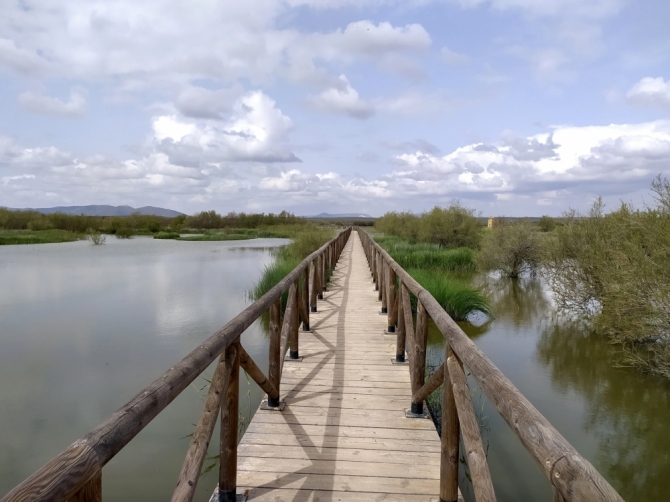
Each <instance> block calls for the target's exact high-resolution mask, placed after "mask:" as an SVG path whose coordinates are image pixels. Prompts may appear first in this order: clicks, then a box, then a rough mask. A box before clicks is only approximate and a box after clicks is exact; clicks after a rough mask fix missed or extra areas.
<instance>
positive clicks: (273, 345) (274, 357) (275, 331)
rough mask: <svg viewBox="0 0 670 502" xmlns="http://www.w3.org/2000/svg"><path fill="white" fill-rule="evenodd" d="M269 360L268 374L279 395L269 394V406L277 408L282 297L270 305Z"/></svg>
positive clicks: (280, 355)
mask: <svg viewBox="0 0 670 502" xmlns="http://www.w3.org/2000/svg"><path fill="white" fill-rule="evenodd" d="M268 357H269V361H268V363H269V364H268V374H269V375H268V376H269V378H270V383H271V384H272V385H273V386H274V388H275V389H277V397H276V398H271V397H270V396H268V406H269V407H271V408H277V407H278V406H279V394H280V392H281V391H280V390H279V383H280V371H281V362H280V358H281V357H282V354H281V297H279V298H277V300H276V301H275V302H274V303H273V304H272V306H270V350H269V355H268Z"/></svg>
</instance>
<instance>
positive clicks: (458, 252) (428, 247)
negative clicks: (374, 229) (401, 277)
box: [375, 236, 477, 272]
mask: <svg viewBox="0 0 670 502" xmlns="http://www.w3.org/2000/svg"><path fill="white" fill-rule="evenodd" d="M375 241H377V243H378V244H379V245H380V246H381V247H383V248H384V249H385V250H386V251H387V252H388V253H389V254H390V255H391V257H392V258H393V259H394V260H395V261H396V262H398V265H400V266H401V267H402V268H404V269H406V270H407V269H410V268H421V269H437V270H442V271H445V272H474V271H475V270H476V269H477V262H476V259H475V252H474V251H473V250H472V249H470V248H462V247H461V248H454V249H445V248H441V247H440V246H438V245H437V244H429V243H415V244H412V243H410V242H408V241H406V240H403V239H401V238H399V237H395V236H380V237H375Z"/></svg>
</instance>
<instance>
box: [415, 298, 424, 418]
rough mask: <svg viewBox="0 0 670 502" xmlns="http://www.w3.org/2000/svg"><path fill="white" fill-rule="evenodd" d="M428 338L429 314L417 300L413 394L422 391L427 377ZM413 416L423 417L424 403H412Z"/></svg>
mask: <svg viewBox="0 0 670 502" xmlns="http://www.w3.org/2000/svg"><path fill="white" fill-rule="evenodd" d="M427 338H428V312H426V308H425V307H424V306H423V304H422V303H421V301H420V300H417V314H416V329H415V331H414V347H412V349H413V351H414V355H413V357H412V394H415V393H416V392H418V391H419V389H421V387H422V386H423V384H424V380H425V377H426V341H427ZM412 414H414V415H423V403H412Z"/></svg>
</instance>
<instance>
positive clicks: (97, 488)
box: [68, 469, 102, 502]
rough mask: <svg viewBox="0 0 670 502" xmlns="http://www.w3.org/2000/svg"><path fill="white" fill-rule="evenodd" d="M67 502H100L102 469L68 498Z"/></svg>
mask: <svg viewBox="0 0 670 502" xmlns="http://www.w3.org/2000/svg"><path fill="white" fill-rule="evenodd" d="M68 502H102V469H100V470H98V472H97V473H96V474H95V475H94V476H93V477H92V478H91V479H89V480H88V481H87V482H86V484H85V485H84V486H82V487H81V488H80V489H79V491H78V492H77V493H75V494H74V495H73V496H72V497H70V498H69V499H68Z"/></svg>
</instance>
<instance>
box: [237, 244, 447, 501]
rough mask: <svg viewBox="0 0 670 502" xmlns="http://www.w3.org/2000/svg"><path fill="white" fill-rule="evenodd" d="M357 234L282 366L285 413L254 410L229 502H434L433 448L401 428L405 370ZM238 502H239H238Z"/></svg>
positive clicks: (426, 437) (407, 398)
mask: <svg viewBox="0 0 670 502" xmlns="http://www.w3.org/2000/svg"><path fill="white" fill-rule="evenodd" d="M377 296H378V293H377V292H376V291H374V284H373V283H372V280H371V276H370V269H369V268H368V263H367V260H366V258H365V254H364V252H363V247H362V245H361V241H360V238H359V237H358V234H357V233H356V232H353V233H352V234H351V238H350V239H349V242H348V243H347V245H346V247H345V248H344V250H343V252H342V255H341V257H340V260H339V262H338V263H337V267H336V269H335V271H334V273H333V277H332V278H331V283H330V284H329V285H328V291H327V292H326V293H324V300H323V301H320V302H319V312H317V313H312V314H311V316H310V326H311V328H312V332H311V333H303V332H301V333H300V355H301V356H304V359H303V360H302V361H300V362H293V361H289V360H288V359H287V360H286V362H285V364H284V370H283V374H282V381H281V397H282V400H283V401H285V402H286V407H285V408H284V411H282V412H278V411H267V410H258V411H257V412H256V414H255V415H254V418H253V420H252V422H251V424H250V425H249V428H248V429H247V431H246V433H245V434H244V437H243V438H242V441H241V443H240V445H239V447H238V473H237V485H238V494H244V493H246V495H247V497H248V500H269V501H270V500H271V501H276V502H279V501H296V502H297V501H350V500H351V501H353V500H384V501H419V500H420V501H437V500H439V497H438V494H439V492H440V489H439V479H440V453H439V452H440V440H439V437H438V434H437V432H436V430H435V426H434V425H433V422H432V421H431V420H428V419H408V418H405V410H406V409H408V408H409V406H410V402H411V390H410V375H409V366H407V365H395V364H391V360H392V359H393V358H394V356H395V342H396V340H395V336H394V335H384V330H385V328H386V326H387V317H386V315H378V313H379V312H380V310H381V309H380V306H381V304H380V303H379V302H378V301H377ZM243 500H244V498H243Z"/></svg>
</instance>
